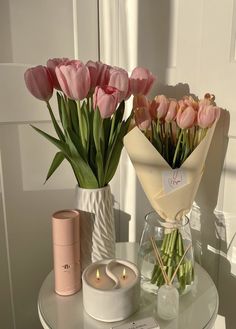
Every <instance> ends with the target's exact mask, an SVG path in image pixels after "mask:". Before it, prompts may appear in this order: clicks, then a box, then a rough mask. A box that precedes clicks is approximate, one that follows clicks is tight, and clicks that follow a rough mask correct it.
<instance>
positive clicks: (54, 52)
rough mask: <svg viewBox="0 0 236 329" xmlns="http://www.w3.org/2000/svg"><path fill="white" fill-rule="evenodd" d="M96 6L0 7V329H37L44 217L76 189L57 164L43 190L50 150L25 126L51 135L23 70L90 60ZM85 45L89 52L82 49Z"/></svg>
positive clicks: (45, 255)
mask: <svg viewBox="0 0 236 329" xmlns="http://www.w3.org/2000/svg"><path fill="white" fill-rule="evenodd" d="M96 5H97V1H95V0H91V1H86V4H85V3H84V2H83V1H79V0H78V1H72V0H71V1H64V0H50V1H47V0H43V1H37V0H33V1H32V0H21V1H18V0H1V1H0V44H1V47H0V268H1V275H0V321H1V324H0V327H1V328H4V329H28V328H34V329H39V328H41V324H40V322H39V320H38V315H37V296H38V292H39V288H40V286H41V284H42V281H43V280H44V278H45V277H46V275H47V273H48V272H49V271H50V270H51V269H52V257H51V222H50V218H51V215H52V213H53V212H54V211H56V210H58V209H63V208H71V207H73V198H74V186H75V184H76V181H75V179H74V177H73V175H72V171H71V169H70V168H69V167H68V166H67V165H64V166H62V167H61V168H60V169H59V170H58V172H57V173H55V175H54V177H52V179H51V180H50V181H49V182H48V183H47V184H46V185H43V183H44V180H45V177H46V174H47V170H48V168H49V165H50V162H51V161H52V158H53V156H54V154H55V151H56V149H55V148H54V147H53V146H52V145H50V144H49V143H48V142H47V141H46V140H44V139H43V138H41V137H40V136H39V135H38V134H36V133H35V132H34V131H33V129H32V128H31V127H30V126H29V124H32V123H33V124H34V125H36V126H38V127H40V128H41V129H43V130H46V131H48V132H49V133H50V132H51V133H53V129H52V127H51V124H50V123H49V122H50V119H49V115H48V112H47V109H46V107H45V105H44V104H43V103H42V102H40V101H37V100H36V99H34V98H33V97H32V96H31V95H30V94H29V93H28V91H27V90H26V87H25V85H24V79H23V74H24V71H25V70H26V68H27V67H28V66H33V65H37V64H44V65H45V62H46V60H47V59H48V58H53V57H70V58H74V57H76V56H81V57H84V58H89V57H90V58H92V57H93V58H94V59H96V58H97V51H98V50H97V42H98V38H97V35H98V32H97V21H96V19H97V7H96ZM91 8H92V9H93V10H91ZM88 9H89V13H88ZM85 14H86V15H87V14H88V15H89V17H90V19H91V20H92V22H93V24H90V27H89V29H85V28H84V26H85V25H86V24H87V23H88V20H87V18H86V17H87V16H85ZM78 40H79V41H80V42H81V44H80V43H79V42H78ZM88 40H90V41H91V42H90V43H89V44H90V45H91V46H90V47H88V46H84V45H87V41H88ZM52 104H54V105H55V100H54V101H53V102H52Z"/></svg>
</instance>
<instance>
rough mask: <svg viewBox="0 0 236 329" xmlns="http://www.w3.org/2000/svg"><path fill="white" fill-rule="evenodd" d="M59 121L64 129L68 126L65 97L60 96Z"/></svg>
mask: <svg viewBox="0 0 236 329" xmlns="http://www.w3.org/2000/svg"><path fill="white" fill-rule="evenodd" d="M61 122H62V126H63V128H64V130H66V129H67V128H68V127H69V126H70V124H69V115H68V113H67V104H66V99H65V98H64V97H61Z"/></svg>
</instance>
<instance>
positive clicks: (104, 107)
mask: <svg viewBox="0 0 236 329" xmlns="http://www.w3.org/2000/svg"><path fill="white" fill-rule="evenodd" d="M118 99H119V91H118V90H117V89H116V88H113V87H110V86H107V87H104V88H101V87H99V86H97V87H96V88H95V91H94V94H93V108H94V110H95V109H96V107H98V108H99V111H100V114H101V117H102V118H103V119H105V118H109V117H110V116H111V115H112V114H113V113H114V112H115V110H116V107H117V104H118Z"/></svg>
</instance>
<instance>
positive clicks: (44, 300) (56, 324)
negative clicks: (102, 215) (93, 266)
mask: <svg viewBox="0 0 236 329" xmlns="http://www.w3.org/2000/svg"><path fill="white" fill-rule="evenodd" d="M137 250H138V244H137V243H128V242H127V243H117V244H116V256H117V257H118V258H123V259H127V260H130V261H132V262H134V263H136V261H137ZM114 303H115V301H114ZM218 305H219V297H218V293H217V290H216V287H215V285H214V283H213V281H212V279H211V278H210V276H209V275H208V274H207V272H206V271H205V270H204V269H203V268H202V267H201V266H200V265H198V264H195V283H194V286H193V288H192V290H191V291H190V292H189V293H188V294H186V295H184V296H181V298H180V309H179V316H178V318H177V319H175V320H172V321H163V320H161V319H159V318H158V316H157V312H156V296H155V295H153V294H150V293H146V292H144V291H142V293H141V300H140V309H139V311H138V312H136V313H135V314H133V315H132V316H131V317H129V318H128V319H126V320H124V321H120V322H114V323H105V322H101V321H97V320H95V319H93V318H91V317H90V316H89V315H88V314H87V313H86V312H85V311H84V309H83V295H82V290H81V291H79V292H78V293H76V294H74V295H72V296H67V297H62V296H59V295H57V294H56V293H55V292H54V276H53V271H52V272H50V273H49V274H48V276H47V277H46V279H45V280H44V282H43V284H42V286H41V289H40V292H39V297H38V314H39V318H40V321H41V323H42V326H43V328H44V329H108V328H111V327H112V326H115V325H118V324H121V323H128V322H132V321H135V320H139V319H142V318H146V317H149V316H151V317H153V318H155V319H156V320H157V322H158V323H159V325H160V328H161V329H190V328H191V329H203V328H205V329H210V328H213V326H214V323H215V319H216V316H217V312H218Z"/></svg>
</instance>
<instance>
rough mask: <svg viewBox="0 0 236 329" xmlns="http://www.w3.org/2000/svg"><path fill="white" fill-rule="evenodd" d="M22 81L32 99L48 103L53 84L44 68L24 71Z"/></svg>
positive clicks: (40, 66) (38, 67)
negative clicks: (23, 80)
mask: <svg viewBox="0 0 236 329" xmlns="http://www.w3.org/2000/svg"><path fill="white" fill-rule="evenodd" d="M24 79H25V84H26V87H27V88H28V90H29V92H30V93H31V94H32V95H33V96H34V97H36V98H38V99H40V100H41V101H45V102H48V101H49V99H50V98H51V97H52V93H53V84H52V80H51V77H50V74H49V72H48V70H47V68H46V67H45V66H42V65H39V66H36V67H32V68H29V69H28V70H26V71H25V74H24Z"/></svg>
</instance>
